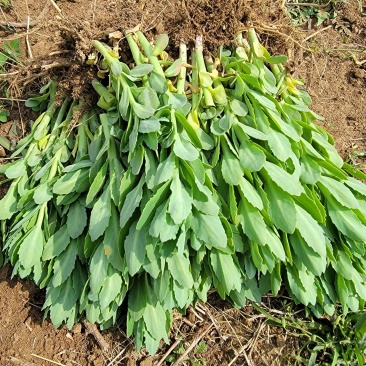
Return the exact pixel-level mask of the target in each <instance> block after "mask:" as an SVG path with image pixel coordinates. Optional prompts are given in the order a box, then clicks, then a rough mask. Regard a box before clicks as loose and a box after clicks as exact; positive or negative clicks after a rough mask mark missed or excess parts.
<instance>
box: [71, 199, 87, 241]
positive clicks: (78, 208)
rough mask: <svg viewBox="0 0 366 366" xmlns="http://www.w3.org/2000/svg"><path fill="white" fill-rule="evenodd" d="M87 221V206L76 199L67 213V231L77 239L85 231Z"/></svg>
mask: <svg viewBox="0 0 366 366" xmlns="http://www.w3.org/2000/svg"><path fill="white" fill-rule="evenodd" d="M86 222H87V215H86V209H85V207H84V206H83V205H82V204H81V203H80V202H79V201H75V202H74V203H73V204H72V205H71V206H70V209H69V213H68V215H67V232H68V233H69V235H70V237H71V238H73V239H76V238H77V237H78V236H79V235H81V233H82V232H83V231H84V228H85V226H86Z"/></svg>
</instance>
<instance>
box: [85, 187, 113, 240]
mask: <svg viewBox="0 0 366 366" xmlns="http://www.w3.org/2000/svg"><path fill="white" fill-rule="evenodd" d="M110 217H111V192H110V189H109V187H105V189H104V192H103V194H102V195H101V196H100V197H99V198H98V200H97V201H96V202H95V204H94V206H93V209H92V211H91V214H90V224H89V235H90V237H91V240H93V241H95V240H96V239H98V238H99V237H100V236H101V235H103V234H104V232H105V229H106V228H107V226H108V223H109V220H110Z"/></svg>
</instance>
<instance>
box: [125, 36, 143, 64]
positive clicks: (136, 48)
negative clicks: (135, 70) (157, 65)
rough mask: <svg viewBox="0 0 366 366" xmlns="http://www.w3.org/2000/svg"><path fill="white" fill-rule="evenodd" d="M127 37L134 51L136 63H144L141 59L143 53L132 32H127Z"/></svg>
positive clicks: (133, 55)
mask: <svg viewBox="0 0 366 366" xmlns="http://www.w3.org/2000/svg"><path fill="white" fill-rule="evenodd" d="M126 38H127V42H128V45H129V47H130V50H131V53H132V57H133V59H134V61H135V63H136V65H140V64H142V61H141V56H142V55H141V52H140V49H139V46H138V45H137V43H136V42H135V40H134V39H133V35H132V33H127V34H126Z"/></svg>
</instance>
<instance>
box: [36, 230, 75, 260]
mask: <svg viewBox="0 0 366 366" xmlns="http://www.w3.org/2000/svg"><path fill="white" fill-rule="evenodd" d="M69 243H70V236H69V233H68V231H67V226H66V225H63V226H61V227H60V229H58V230H57V231H56V232H55V233H54V234H53V235H52V236H50V238H49V239H48V240H47V243H46V245H45V247H44V250H43V254H42V259H43V260H44V261H47V260H51V259H52V258H54V257H57V256H58V255H60V254H61V253H62V252H63V251H64V250H65V249H66V248H67V246H68V245H69Z"/></svg>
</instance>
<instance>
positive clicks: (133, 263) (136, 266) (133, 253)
mask: <svg viewBox="0 0 366 366" xmlns="http://www.w3.org/2000/svg"><path fill="white" fill-rule="evenodd" d="M146 235H147V233H146V230H145V229H141V230H137V229H136V223H133V224H132V226H131V227H130V230H129V233H128V235H127V237H126V240H125V243H124V248H125V255H126V260H127V267H128V272H129V274H130V275H131V276H133V275H135V274H136V273H137V272H138V271H139V270H140V268H141V266H142V265H143V264H144V260H145V255H146V249H145V246H146Z"/></svg>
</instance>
